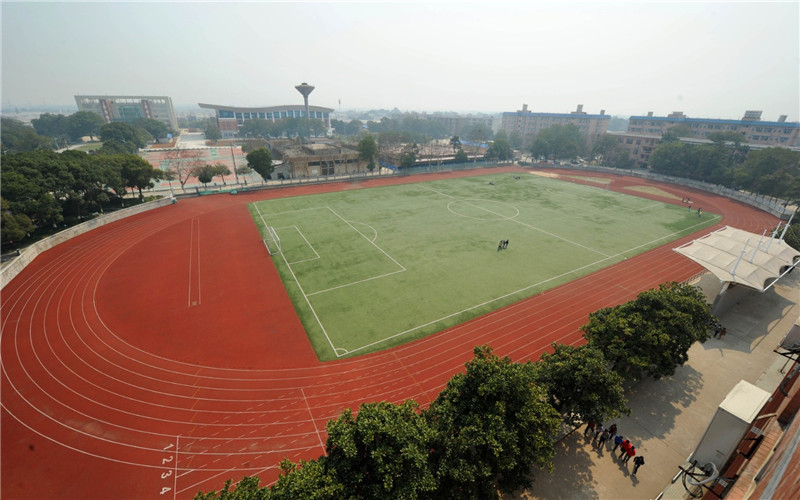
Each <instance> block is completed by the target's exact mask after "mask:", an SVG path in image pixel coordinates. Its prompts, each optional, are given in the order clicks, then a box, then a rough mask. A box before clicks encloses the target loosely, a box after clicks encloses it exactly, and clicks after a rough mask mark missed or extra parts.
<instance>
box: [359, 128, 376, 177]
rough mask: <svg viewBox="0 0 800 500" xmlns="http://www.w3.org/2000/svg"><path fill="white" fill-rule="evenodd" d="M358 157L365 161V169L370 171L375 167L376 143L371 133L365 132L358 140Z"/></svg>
mask: <svg viewBox="0 0 800 500" xmlns="http://www.w3.org/2000/svg"><path fill="white" fill-rule="evenodd" d="M356 149H358V155H359V157H360V158H361V159H362V160H363V161H365V162H367V169H368V170H369V171H370V172H372V171H373V170H374V169H375V156H376V155H377V154H378V143H377V142H375V137H374V136H373V135H372V134H365V135H364V137H362V138H361V140H360V141H358V146H357V147H356Z"/></svg>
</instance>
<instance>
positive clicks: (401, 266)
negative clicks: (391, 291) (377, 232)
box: [326, 207, 406, 271]
mask: <svg viewBox="0 0 800 500" xmlns="http://www.w3.org/2000/svg"><path fill="white" fill-rule="evenodd" d="M326 208H327V209H328V210H330V211H331V213H332V214H333V215H335V216H336V217H338V218H340V219H342V222H344V223H345V224H347V225H348V226H350V228H351V229H353V231H355V232H357V233H358V234H360V235H361V237H362V238H364V239H365V240H367V241H369V243H370V245H372V246H374V247H375V248H377V249H378V250H380V252H381V253H382V254H383V255H385V256H386V257H388V258H389V260H391V261H392V262H394V263H395V264H397V266H398V267H399V268H400V269H402V270H403V271H405V270H406V268H405V267H403V265H402V264H400V263H399V262H397V261H396V260H395V259H394V257H392V256H391V255H389V254H388V253H386V251H385V250H384V249H383V248H381V247H379V246H378V245H376V244H375V242H374V241H371V240H370V239H369V238H367V237H366V236H364V233H362V232H361V231H359V230H358V229H356V228H355V227H354V226H353V225H352V224H350V221H348V220H345V218H344V217H342V216H341V215H339V214H337V213H336V211H335V210H334V209H332V208H331V207H326Z"/></svg>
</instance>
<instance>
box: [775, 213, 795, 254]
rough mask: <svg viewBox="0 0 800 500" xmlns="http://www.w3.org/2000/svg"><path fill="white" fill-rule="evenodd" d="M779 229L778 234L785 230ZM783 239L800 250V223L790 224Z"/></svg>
mask: <svg viewBox="0 0 800 500" xmlns="http://www.w3.org/2000/svg"><path fill="white" fill-rule="evenodd" d="M794 216H795V217H798V216H800V213H795V214H794ZM779 229H780V232H779V233H778V234H779V235H780V234H781V233H782V232H783V228H779ZM783 240H784V241H785V242H786V244H787V245H789V246H790V247H792V248H794V249H795V250H799V251H800V224H797V223H795V224H792V225H790V226H789V229H787V230H786V234H785V235H784V236H783Z"/></svg>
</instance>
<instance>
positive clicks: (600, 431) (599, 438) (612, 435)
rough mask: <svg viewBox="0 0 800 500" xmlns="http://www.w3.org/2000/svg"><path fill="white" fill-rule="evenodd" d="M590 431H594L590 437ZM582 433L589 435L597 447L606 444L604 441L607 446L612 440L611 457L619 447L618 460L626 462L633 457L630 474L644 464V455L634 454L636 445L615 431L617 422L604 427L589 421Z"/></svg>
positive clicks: (634, 473)
mask: <svg viewBox="0 0 800 500" xmlns="http://www.w3.org/2000/svg"><path fill="white" fill-rule="evenodd" d="M592 433H594V437H592ZM583 435H584V436H588V437H591V438H592V444H593V445H596V446H597V447H598V448H602V447H603V446H606V443H608V445H607V446H611V442H612V440H613V443H614V447H613V448H612V449H611V456H612V457H613V456H614V455H615V452H616V451H617V448H619V449H620V450H621V451H620V454H619V460H622V463H624V464H627V463H628V462H629V461H630V459H631V458H633V473H632V475H634V476H635V475H636V472H638V471H639V467H641V466H642V465H644V457H643V456H642V455H639V456H638V457H637V456H636V447H634V446H633V445H632V444H631V442H630V441H629V440H627V439H625V436H623V435H622V434H618V433H617V424H611V427H609V428H608V429H606V428H605V427H603V424H599V423H595V422H594V421H591V422H589V423H588V424H587V425H586V429H585V430H584V431H583Z"/></svg>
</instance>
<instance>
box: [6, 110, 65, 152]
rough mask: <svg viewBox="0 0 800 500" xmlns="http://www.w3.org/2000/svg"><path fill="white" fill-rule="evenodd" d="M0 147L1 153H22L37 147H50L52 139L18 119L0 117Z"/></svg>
mask: <svg viewBox="0 0 800 500" xmlns="http://www.w3.org/2000/svg"><path fill="white" fill-rule="evenodd" d="M0 147H2V152H3V153H22V152H25V151H35V150H37V149H51V148H52V147H53V140H52V139H51V138H49V137H45V136H42V135H39V134H37V133H36V131H35V130H34V129H33V128H32V127H29V126H27V125H25V124H24V123H22V122H21V121H19V120H15V119H13V118H0Z"/></svg>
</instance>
